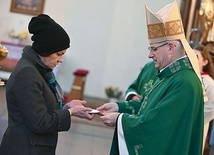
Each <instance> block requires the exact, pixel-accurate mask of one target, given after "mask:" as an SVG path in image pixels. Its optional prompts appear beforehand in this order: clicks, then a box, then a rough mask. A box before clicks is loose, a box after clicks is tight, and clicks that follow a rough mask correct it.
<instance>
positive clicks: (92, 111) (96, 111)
mask: <svg viewBox="0 0 214 155" xmlns="http://www.w3.org/2000/svg"><path fill="white" fill-rule="evenodd" d="M99 113H100V111H99V110H96V109H92V110H91V111H89V114H99Z"/></svg>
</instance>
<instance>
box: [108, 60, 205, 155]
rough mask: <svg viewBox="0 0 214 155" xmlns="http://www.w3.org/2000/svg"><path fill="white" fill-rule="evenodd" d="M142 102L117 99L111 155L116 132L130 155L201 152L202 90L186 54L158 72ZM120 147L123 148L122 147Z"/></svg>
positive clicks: (196, 154)
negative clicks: (118, 100)
mask: <svg viewBox="0 0 214 155" xmlns="http://www.w3.org/2000/svg"><path fill="white" fill-rule="evenodd" d="M157 76H158V80H157V81H156V83H155V84H154V87H153V88H151V89H150V90H149V91H147V92H146V93H145V94H144V98H142V100H141V101H138V102H137V101H125V102H118V105H119V112H121V113H122V114H121V115H120V116H119V118H118V121H117V123H118V122H119V119H120V122H122V125H121V126H117V127H116V130H115V134H114V138H113V143H112V148H111V153H110V154H111V155H116V154H119V150H120V148H119V147H118V142H119V141H120V140H121V139H118V132H117V131H120V133H121V131H122V132H123V134H124V140H125V144H126V145H125V146H124V147H127V149H128V154H129V155H201V154H202V138H203V120H204V118H203V116H204V113H203V109H204V104H203V93H202V88H201V83H200V81H199V79H198V77H197V75H196V74H195V72H194V70H193V69H192V66H191V64H190V62H189V60H188V58H187V57H183V58H181V59H179V60H177V61H175V62H173V63H172V64H170V65H169V66H167V67H166V68H165V69H164V70H163V71H161V72H160V73H158V75H157ZM121 148H122V147H121Z"/></svg>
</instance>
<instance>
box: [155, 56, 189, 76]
mask: <svg viewBox="0 0 214 155" xmlns="http://www.w3.org/2000/svg"><path fill="white" fill-rule="evenodd" d="M187 69H191V70H193V68H192V65H191V63H190V61H189V59H188V57H183V58H181V59H178V60H176V61H174V62H173V63H171V64H170V65H169V66H167V67H166V68H165V69H164V70H163V71H161V72H159V73H158V74H157V76H158V78H159V79H160V80H162V79H163V78H166V77H169V76H172V75H173V74H175V73H176V72H179V71H180V70H187Z"/></svg>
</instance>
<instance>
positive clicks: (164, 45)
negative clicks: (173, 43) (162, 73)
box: [148, 42, 170, 70]
mask: <svg viewBox="0 0 214 155" xmlns="http://www.w3.org/2000/svg"><path fill="white" fill-rule="evenodd" d="M168 48H169V47H168V42H160V43H154V44H151V46H149V48H148V49H149V51H150V52H149V55H148V57H149V58H151V59H153V61H154V64H155V68H157V69H158V70H161V69H163V68H164V67H166V66H167V65H168V64H169V63H170V59H169V55H168Z"/></svg>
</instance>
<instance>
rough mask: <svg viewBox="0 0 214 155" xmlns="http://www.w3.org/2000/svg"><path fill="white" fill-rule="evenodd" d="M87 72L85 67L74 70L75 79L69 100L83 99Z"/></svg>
mask: <svg viewBox="0 0 214 155" xmlns="http://www.w3.org/2000/svg"><path fill="white" fill-rule="evenodd" d="M87 74H88V71H87V70H84V69H78V70H76V71H75V72H74V75H75V79H74V82H73V85H72V88H71V91H70V93H69V95H68V97H67V102H70V101H71V100H82V99H83V91H84V86H85V80H86V76H87Z"/></svg>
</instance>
